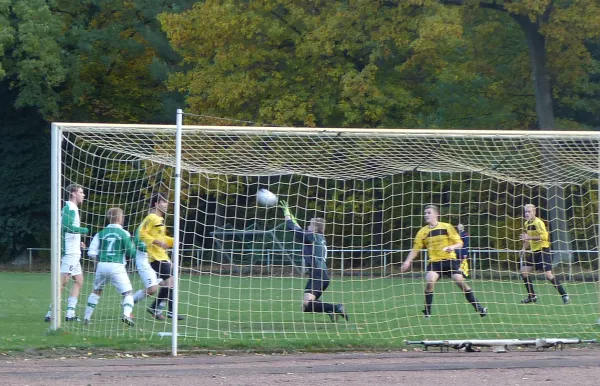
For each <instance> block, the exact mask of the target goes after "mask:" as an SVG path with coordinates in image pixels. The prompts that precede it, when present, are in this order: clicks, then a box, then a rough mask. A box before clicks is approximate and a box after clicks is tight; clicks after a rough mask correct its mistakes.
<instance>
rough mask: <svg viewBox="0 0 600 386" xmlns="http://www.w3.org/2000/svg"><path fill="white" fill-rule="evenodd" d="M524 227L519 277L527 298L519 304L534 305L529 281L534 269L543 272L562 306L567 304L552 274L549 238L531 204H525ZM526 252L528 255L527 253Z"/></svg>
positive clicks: (566, 298) (560, 286) (563, 293)
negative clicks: (558, 295)
mask: <svg viewBox="0 0 600 386" xmlns="http://www.w3.org/2000/svg"><path fill="white" fill-rule="evenodd" d="M524 216H525V225H524V228H525V229H524V232H523V233H522V234H521V240H523V248H522V249H521V252H520V255H521V261H522V266H521V277H522V278H523V282H525V288H527V294H528V295H527V297H526V298H525V299H523V300H521V303H525V304H527V303H535V302H537V296H536V294H535V291H534V289H533V284H531V280H529V274H530V273H531V271H533V270H534V269H537V270H539V271H543V272H544V275H545V276H546V279H548V281H549V282H550V283H552V285H553V286H554V288H556V289H557V290H558V293H559V294H560V296H561V297H562V301H563V303H564V304H569V302H570V301H571V299H570V297H569V295H567V292H566V291H565V289H564V288H563V286H562V284H560V282H559V281H558V278H557V277H556V276H554V275H553V274H552V255H551V254H550V237H549V235H548V231H547V230H546V225H544V222H543V221H542V220H541V219H540V218H539V217H537V216H536V207H535V205H533V204H527V205H525V207H524ZM528 250H529V251H530V253H528Z"/></svg>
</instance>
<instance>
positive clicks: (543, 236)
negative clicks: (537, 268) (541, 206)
mask: <svg viewBox="0 0 600 386" xmlns="http://www.w3.org/2000/svg"><path fill="white" fill-rule="evenodd" d="M524 228H525V232H527V235H529V236H539V237H540V240H529V247H530V248H531V250H532V251H533V252H535V251H539V250H541V249H542V248H550V237H549V235H548V231H547V230H546V225H544V222H543V221H542V220H541V219H540V218H538V217H536V218H534V219H533V220H531V221H525V225H524Z"/></svg>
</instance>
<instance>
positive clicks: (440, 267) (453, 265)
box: [429, 259, 464, 278]
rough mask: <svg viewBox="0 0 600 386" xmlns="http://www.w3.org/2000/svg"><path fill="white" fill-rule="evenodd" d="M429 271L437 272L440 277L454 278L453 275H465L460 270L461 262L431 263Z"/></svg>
mask: <svg viewBox="0 0 600 386" xmlns="http://www.w3.org/2000/svg"><path fill="white" fill-rule="evenodd" d="M429 270H430V271H433V272H437V273H438V274H439V275H440V276H442V277H443V276H446V277H450V278H451V277H452V275H461V276H464V275H463V272H462V271H461V270H460V260H458V259H456V260H441V261H434V262H431V263H429Z"/></svg>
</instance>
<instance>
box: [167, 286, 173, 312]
mask: <svg viewBox="0 0 600 386" xmlns="http://www.w3.org/2000/svg"><path fill="white" fill-rule="evenodd" d="M167 300H168V303H169V311H171V312H173V289H172V288H169V293H168V295H167Z"/></svg>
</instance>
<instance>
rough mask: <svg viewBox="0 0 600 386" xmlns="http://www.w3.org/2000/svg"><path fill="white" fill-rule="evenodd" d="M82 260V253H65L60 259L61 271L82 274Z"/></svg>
mask: <svg viewBox="0 0 600 386" xmlns="http://www.w3.org/2000/svg"><path fill="white" fill-rule="evenodd" d="M80 260H81V255H80V254H72V255H64V256H63V257H62V258H61V259H60V273H68V274H69V275H71V276H77V275H81V274H82V270H81V262H80Z"/></svg>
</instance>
